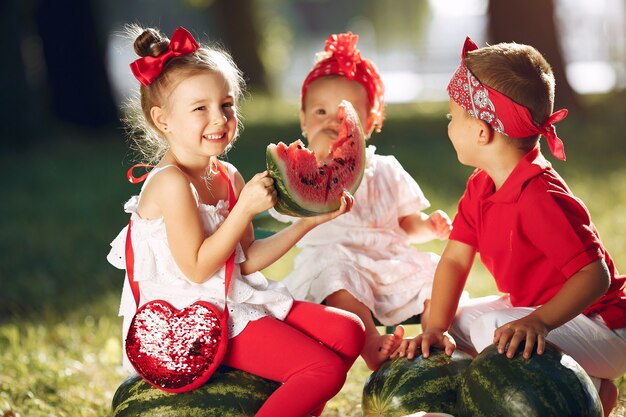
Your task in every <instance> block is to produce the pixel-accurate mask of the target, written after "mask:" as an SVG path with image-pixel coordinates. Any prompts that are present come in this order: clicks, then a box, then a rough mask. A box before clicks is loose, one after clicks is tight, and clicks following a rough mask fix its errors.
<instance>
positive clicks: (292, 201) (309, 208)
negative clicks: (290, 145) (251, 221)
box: [265, 100, 366, 217]
mask: <svg viewBox="0 0 626 417" xmlns="http://www.w3.org/2000/svg"><path fill="white" fill-rule="evenodd" d="M339 106H340V107H343V108H344V110H345V113H346V116H345V117H346V118H349V119H352V120H354V121H355V127H356V129H355V130H356V131H357V132H358V137H359V139H360V141H361V155H360V156H361V161H362V167H361V169H359V176H358V177H357V178H356V179H355V181H354V183H353V185H352V186H351V187H350V188H349V189H348V191H349V192H350V193H351V194H354V193H355V192H356V190H357V189H358V188H359V185H361V181H362V180H363V175H364V167H365V148H366V143H365V141H366V138H365V133H364V131H363V126H362V125H361V121H360V119H359V116H358V115H357V113H356V111H355V110H354V107H352V104H350V102H349V101H345V100H344V101H342V102H341V104H340V105H339ZM274 149H276V145H274V144H270V145H269V146H268V147H267V149H266V155H265V156H266V161H267V170H268V171H269V173H270V176H271V177H272V178H273V179H274V186H275V188H276V194H277V202H276V204H275V205H274V209H275V210H276V211H277V212H279V213H281V214H285V215H288V216H293V217H310V216H317V215H320V214H324V213H330V212H332V211H335V210H337V209H338V208H339V207H340V205H341V203H340V202H339V201H337V202H334V203H327V204H313V203H311V202H304V201H298V198H297V197H296V196H294V195H292V193H291V192H289V186H288V185H287V183H286V181H285V178H287V175H286V168H285V166H284V164H283V163H282V162H281V161H280V160H279V158H278V156H277V155H276V152H275V151H274Z"/></svg>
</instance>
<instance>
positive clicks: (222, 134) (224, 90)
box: [151, 71, 237, 159]
mask: <svg viewBox="0 0 626 417" xmlns="http://www.w3.org/2000/svg"><path fill="white" fill-rule="evenodd" d="M181 79H182V80H181V81H180V82H179V83H178V84H176V85H175V86H174V87H173V89H172V91H171V92H170V94H169V96H168V98H167V103H166V105H165V106H164V107H153V108H152V112H151V114H152V118H153V120H154V121H155V124H156V126H157V127H158V128H159V129H160V130H161V132H163V134H164V135H165V137H166V138H167V140H168V142H169V145H170V149H171V151H172V152H173V153H174V154H175V155H176V156H177V158H179V159H180V158H186V157H201V158H206V157H210V156H217V155H221V154H222V153H224V151H225V150H226V149H227V148H228V146H229V145H230V143H231V142H232V140H233V139H234V138H235V136H236V132H237V112H236V108H235V99H234V97H233V93H232V91H231V88H230V87H229V85H228V83H227V82H226V80H225V79H224V77H223V76H222V75H221V74H220V73H217V72H212V71H203V72H200V73H197V74H193V75H189V76H184V75H183V76H181Z"/></svg>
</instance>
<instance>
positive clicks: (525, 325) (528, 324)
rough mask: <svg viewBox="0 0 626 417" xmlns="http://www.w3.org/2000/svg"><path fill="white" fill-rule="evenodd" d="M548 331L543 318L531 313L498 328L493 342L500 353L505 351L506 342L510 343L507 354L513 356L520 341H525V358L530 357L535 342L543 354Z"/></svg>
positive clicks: (538, 351) (539, 351) (539, 352)
mask: <svg viewBox="0 0 626 417" xmlns="http://www.w3.org/2000/svg"><path fill="white" fill-rule="evenodd" d="M548 331H549V330H548V328H547V326H546V325H545V324H544V323H543V322H542V321H541V320H539V319H538V318H537V317H535V316H533V315H532V314H529V315H528V316H526V317H523V318H521V319H519V320H515V321H512V322H510V323H507V324H505V325H504V326H501V327H499V328H497V329H496V331H495V332H494V336H493V343H497V345H498V352H499V353H504V350H505V348H506V344H507V343H509V348H508V349H507V350H506V356H507V357H508V358H512V357H513V356H514V355H515V352H516V351H517V348H518V347H519V345H520V343H521V342H525V345H524V353H523V356H524V359H530V356H531V355H532V353H533V348H534V346H535V343H536V344H537V354H538V355H541V354H542V353H543V352H544V349H545V345H546V336H547V335H548Z"/></svg>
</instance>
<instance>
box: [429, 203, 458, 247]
mask: <svg viewBox="0 0 626 417" xmlns="http://www.w3.org/2000/svg"><path fill="white" fill-rule="evenodd" d="M428 222H429V223H430V228H431V229H432V231H433V233H434V234H435V236H436V237H437V238H438V239H440V240H444V239H447V238H448V236H450V232H451V231H452V221H451V220H450V217H448V215H447V214H446V213H445V212H444V211H441V210H436V211H434V212H432V213H431V214H430V216H428Z"/></svg>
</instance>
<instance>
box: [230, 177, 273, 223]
mask: <svg viewBox="0 0 626 417" xmlns="http://www.w3.org/2000/svg"><path fill="white" fill-rule="evenodd" d="M274 204H276V189H275V188H274V179H273V178H272V177H270V175H269V172H268V171H263V172H260V173H258V174H256V175H255V176H254V177H252V178H251V179H250V181H248V182H247V183H246V185H245V186H244V187H243V189H242V190H241V193H239V199H238V200H237V205H238V206H240V207H241V208H243V209H244V210H246V212H248V213H249V214H250V215H251V216H254V215H255V214H257V213H261V212H262V211H265V210H269V209H270V208H272V207H274Z"/></svg>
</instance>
